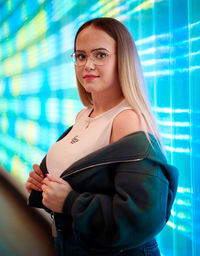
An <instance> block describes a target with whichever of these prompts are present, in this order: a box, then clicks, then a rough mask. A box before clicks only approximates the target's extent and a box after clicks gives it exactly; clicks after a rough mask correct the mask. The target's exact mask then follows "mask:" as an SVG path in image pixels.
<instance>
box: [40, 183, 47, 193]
mask: <svg viewBox="0 0 200 256" xmlns="http://www.w3.org/2000/svg"><path fill="white" fill-rule="evenodd" d="M41 188H42V191H43V193H45V192H46V191H47V189H48V186H47V185H45V184H43V185H42V187H41Z"/></svg>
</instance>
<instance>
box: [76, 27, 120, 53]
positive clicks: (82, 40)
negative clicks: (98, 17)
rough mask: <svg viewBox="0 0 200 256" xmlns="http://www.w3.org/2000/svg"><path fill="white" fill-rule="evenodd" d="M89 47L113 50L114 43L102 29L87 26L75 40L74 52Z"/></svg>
mask: <svg viewBox="0 0 200 256" xmlns="http://www.w3.org/2000/svg"><path fill="white" fill-rule="evenodd" d="M91 47H92V48H106V49H107V48H112V49H114V48H115V47H116V42H115V40H114V39H113V38H112V37H111V36H110V35H108V34H107V33H106V32H105V31H103V30H102V29H100V28H97V27H94V26H89V27H87V28H85V29H83V30H82V31H81V32H80V33H79V34H78V36H77V39H76V50H84V49H85V48H91ZM79 48H80V49H79Z"/></svg>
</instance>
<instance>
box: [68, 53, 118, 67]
mask: <svg viewBox="0 0 200 256" xmlns="http://www.w3.org/2000/svg"><path fill="white" fill-rule="evenodd" d="M113 54H115V53H110V52H107V51H104V50H95V51H92V52H91V53H90V54H89V56H88V55H86V54H84V53H82V52H74V53H72V55H71V57H72V61H73V63H74V64H75V65H76V66H78V67H79V66H83V65H85V64H86V62H87V59H88V57H89V58H90V59H91V61H92V63H93V64H94V65H97V66H103V65H105V64H106V63H107V61H108V59H109V58H110V56H111V55H113Z"/></svg>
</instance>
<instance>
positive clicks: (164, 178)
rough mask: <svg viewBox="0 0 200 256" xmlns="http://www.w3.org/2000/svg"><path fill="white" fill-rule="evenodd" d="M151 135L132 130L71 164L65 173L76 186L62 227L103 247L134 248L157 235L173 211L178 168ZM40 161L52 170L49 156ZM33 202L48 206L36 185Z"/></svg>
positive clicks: (57, 219)
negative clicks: (48, 163)
mask: <svg viewBox="0 0 200 256" xmlns="http://www.w3.org/2000/svg"><path fill="white" fill-rule="evenodd" d="M69 130H70V129H68V130H67V131H66V132H65V133H64V134H63V135H62V136H61V137H60V138H59V139H61V138H63V137H64V136H65V135H66V134H67V133H68V132H69ZM150 138H151V143H149V141H148V140H147V138H146V135H145V133H144V132H135V133H132V134H130V135H127V136H125V137H123V138H122V139H120V140H118V141H117V142H115V143H113V144H110V145H108V146H105V147H103V148H102V149H99V150H97V151H95V152H93V153H91V154H89V155H87V156H86V157H84V158H82V159H80V160H79V161H77V162H75V163H74V164H73V165H71V166H70V167H69V168H68V169H67V170H65V171H64V172H63V173H62V175H61V177H62V178H63V179H64V180H66V181H68V182H69V183H70V185H71V186H72V188H73V190H72V191H71V192H70V193H69V195H68V196H67V198H66V200H65V203H64V205H63V213H62V214H59V213H54V215H55V222H56V226H57V228H58V229H62V230H65V231H67V230H70V229H73V231H74V232H75V233H76V234H78V235H79V237H80V239H81V240H82V241H83V242H84V243H87V244H90V245H93V246H95V247H100V248H104V247H105V248H109V247H112V248H119V249H125V248H133V247H136V246H138V245H140V244H142V243H144V242H146V241H148V240H150V239H151V238H153V237H154V236H155V235H157V234H158V233H159V232H160V231H161V230H162V228H163V227H164V225H165V224H166V222H167V220H168V219H169V216H170V211H171V207H172V204H173V202H174V198H175V194H176V190H177V180H178V171H177V169H176V168H175V167H173V166H170V165H168V164H167V161H166V158H165V156H164V155H163V153H162V151H161V150H160V147H159V146H158V144H157V142H156V140H155V139H154V138H153V136H151V135H150ZM66 157H67V156H66ZM40 166H41V169H42V171H43V173H46V172H47V169H46V157H45V158H44V159H43V161H42V162H41V165H40ZM29 205H30V206H33V207H43V208H45V207H44V206H43V205H42V193H41V192H36V191H34V190H33V191H32V193H31V195H30V198H29ZM46 210H48V209H46Z"/></svg>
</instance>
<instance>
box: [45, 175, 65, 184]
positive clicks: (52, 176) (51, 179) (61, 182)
mask: <svg viewBox="0 0 200 256" xmlns="http://www.w3.org/2000/svg"><path fill="white" fill-rule="evenodd" d="M47 178H48V179H49V180H50V181H54V182H57V183H60V184H63V183H64V180H63V179H61V178H59V177H57V176H55V175H51V174H47Z"/></svg>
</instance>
